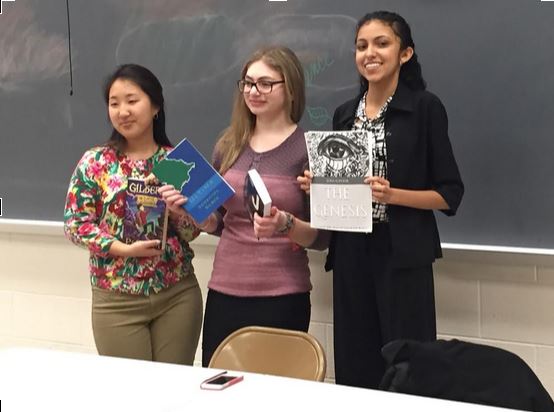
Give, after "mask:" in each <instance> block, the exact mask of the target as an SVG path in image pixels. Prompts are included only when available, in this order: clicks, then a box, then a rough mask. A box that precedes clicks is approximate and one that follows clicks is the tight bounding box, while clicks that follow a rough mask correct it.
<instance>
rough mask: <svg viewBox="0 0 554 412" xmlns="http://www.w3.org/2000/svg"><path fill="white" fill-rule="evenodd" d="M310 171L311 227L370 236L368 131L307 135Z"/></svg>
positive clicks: (369, 147) (308, 133)
mask: <svg viewBox="0 0 554 412" xmlns="http://www.w3.org/2000/svg"><path fill="white" fill-rule="evenodd" d="M305 139H306V146H307V149H308V158H309V161H310V171H311V172H312V174H313V176H314V177H313V180H312V185H311V188H310V225H311V226H312V227H314V228H318V229H327V230H336V231H347V232H371V231H372V229H373V216H372V206H371V188H370V187H369V185H367V184H365V183H364V182H363V180H364V177H366V176H370V175H371V167H372V139H371V138H370V135H369V133H368V132H367V131H361V130H349V131H329V132H326V131H325V132H324V131H310V132H306V133H305Z"/></svg>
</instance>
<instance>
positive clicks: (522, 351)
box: [0, 222, 554, 396]
mask: <svg viewBox="0 0 554 412" xmlns="http://www.w3.org/2000/svg"><path fill="white" fill-rule="evenodd" d="M0 223H1V222H0ZM216 242H217V240H216V239H215V238H214V237H211V236H208V235H202V236H201V237H200V238H198V239H197V240H195V241H194V243H193V247H194V250H195V252H196V257H195V260H194V263H195V267H196V272H197V276H198V279H199V282H200V284H201V287H202V291H203V293H204V295H205V293H206V284H207V280H208V277H209V275H210V272H211V265H212V257H213V254H214V251H215V247H216ZM444 253H445V257H444V258H443V259H442V260H440V261H438V263H437V264H436V266H435V287H436V299H437V318H438V329H439V334H440V337H443V338H459V339H463V340H469V341H473V342H477V343H484V344H489V345H493V346H498V347H501V348H504V349H507V350H510V351H512V352H514V353H516V354H518V355H519V356H520V357H522V358H523V359H524V360H525V361H526V362H527V363H528V364H529V366H531V368H532V369H533V370H534V371H535V372H536V373H537V375H538V376H539V378H540V380H541V381H542V383H543V384H544V386H545V387H546V388H547V389H548V390H549V392H550V394H551V395H553V396H554V310H553V306H554V257H553V256H540V255H531V254H515V253H491V252H475V251H461V250H445V251H444ZM324 257H325V255H324V253H320V252H315V253H311V254H310V261H311V268H312V282H313V285H314V290H313V292H312V323H311V325H310V332H311V333H312V334H314V335H315V336H316V337H317V338H318V339H319V341H320V342H321V343H322V344H323V346H324V347H325V349H326V352H327V355H328V358H329V367H328V372H327V380H329V381H333V378H334V368H333V356H332V353H333V343H332V304H331V303H332V299H331V295H332V283H331V275H330V274H328V273H325V272H324V271H323V270H322V267H323V262H324ZM90 299H91V296H90V286H89V282H88V273H87V252H86V251H85V250H83V249H79V248H77V247H75V246H73V245H72V244H71V243H69V241H67V240H66V239H65V238H64V237H63V234H62V228H61V225H58V226H55V225H53V226H51V227H48V228H40V230H38V229H37V228H33V227H32V226H29V227H19V226H18V225H5V224H0V348H2V347H9V346H38V347H47V348H52V349H61V350H68V351H79V352H95V347H94V340H93V337H92V331H91V322H90V305H91V302H90ZM199 362H200V352H199V351H198V352H197V356H196V363H197V364H199Z"/></svg>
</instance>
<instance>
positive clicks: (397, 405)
mask: <svg viewBox="0 0 554 412" xmlns="http://www.w3.org/2000/svg"><path fill="white" fill-rule="evenodd" d="M217 372H218V370H215V369H205V368H200V367H190V366H180V365H173V364H163V363H155V362H144V361H135V360H128V359H120V358H110V357H104V356H98V355H92V354H82V353H72V352H57V351H49V350H44V349H27V348H10V349H4V350H0V399H1V400H2V412H4V411H6V412H13V411H25V412H31V411H40V412H47V411H71V412H76V411H91V412H92V411H95V412H111V411H118V412H124V411H125V412H126V411H133V412H135V411H149V412H153V411H161V412H178V411H179V412H180V411H186V412H212V411H241V412H247V411H256V412H259V411H280V412H296V411H318V412H319V411H335V412H342V411H357V410H367V411H386V412H393V411H403V410H404V411H414V410H415V411H423V410H425V411H441V412H444V411H448V412H455V411H484V412H486V411H490V412H492V411H501V410H505V411H507V409H500V408H491V407H486V406H481V405H474V404H468V403H461V402H451V401H444V400H439V399H431V398H424V397H418V396H410V395H402V394H394V393H388V392H381V391H374V390H369V389H359V388H351V387H347V386H341V385H334V384H328V383H319V382H310V381H303V380H298V379H290V378H280V377H275V376H269V375H259V374H252V373H244V375H245V377H244V381H242V382H239V383H238V384H236V385H234V386H231V387H229V388H227V389H224V390H223V391H207V390H201V389H200V387H199V385H200V382H201V381H203V380H204V379H206V378H208V377H210V376H213V375H215V374H216V373H217Z"/></svg>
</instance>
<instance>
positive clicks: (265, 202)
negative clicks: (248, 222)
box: [244, 169, 271, 219]
mask: <svg viewBox="0 0 554 412" xmlns="http://www.w3.org/2000/svg"><path fill="white" fill-rule="evenodd" d="M244 185H245V186H244V202H245V205H246V209H247V210H248V213H249V214H250V218H251V219H254V213H257V214H258V216H269V215H270V213H271V197H270V196H269V192H268V191H267V187H266V186H265V183H264V181H263V180H262V177H261V176H260V174H259V173H258V171H257V170H256V169H251V170H249V171H248V173H247V175H246V181H245V183H244Z"/></svg>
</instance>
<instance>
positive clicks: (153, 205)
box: [122, 179, 167, 248]
mask: <svg viewBox="0 0 554 412" xmlns="http://www.w3.org/2000/svg"><path fill="white" fill-rule="evenodd" d="M160 186H161V185H160V184H157V183H152V184H147V183H146V182H145V181H144V180H142V179H128V180H127V194H126V204H125V218H124V220H123V239H122V241H123V242H124V243H126V244H131V243H133V242H136V241H137V240H160V241H162V245H161V247H162V248H163V247H165V244H164V243H165V233H166V230H167V222H166V221H167V218H166V213H165V211H166V208H165V202H164V201H163V200H162V199H161V197H160V195H159V194H158V188H159V187H160Z"/></svg>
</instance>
